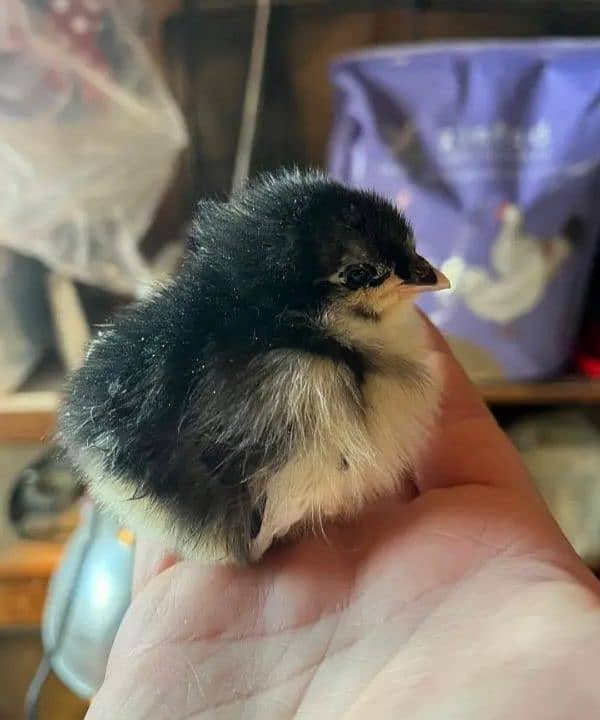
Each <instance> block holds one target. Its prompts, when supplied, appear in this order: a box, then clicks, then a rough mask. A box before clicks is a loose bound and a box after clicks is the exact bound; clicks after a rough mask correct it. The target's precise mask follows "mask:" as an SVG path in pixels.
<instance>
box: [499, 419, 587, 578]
mask: <svg viewBox="0 0 600 720" xmlns="http://www.w3.org/2000/svg"><path fill="white" fill-rule="evenodd" d="M509 435H510V437H511V439H512V441H513V442H514V443H515V445H516V447H517V449H518V450H519V451H520V453H521V455H522V457H523V460H524V461H525V464H526V465H527V468H528V469H529V472H530V473H531V474H532V476H533V479H534V480H535V483H536V485H537V487H538V490H539V491H540V493H541V495H542V496H543V498H544V500H545V501H546V504H547V505H548V508H549V509H550V511H551V512H552V514H553V515H554V517H555V519H556V521H557V522H558V524H559V525H560V527H561V529H562V531H563V532H564V534H565V535H566V537H567V538H568V540H569V542H570V543H571V544H572V545H573V547H574V548H575V550H576V551H577V553H578V554H579V556H580V557H581V558H582V559H583V560H584V561H585V562H586V563H587V564H588V565H589V566H590V567H593V568H600V475H599V474H598V468H600V432H599V431H598V429H597V428H596V427H595V426H594V425H593V424H592V423H591V422H590V421H589V420H588V419H587V418H586V417H585V415H583V414H581V413H578V412H554V413H550V414H544V415H539V416H533V417H530V418H526V419H524V420H521V421H520V422H518V423H516V424H515V425H514V426H513V427H512V428H511V430H510V432H509Z"/></svg>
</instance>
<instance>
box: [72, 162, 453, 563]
mask: <svg viewBox="0 0 600 720" xmlns="http://www.w3.org/2000/svg"><path fill="white" fill-rule="evenodd" d="M191 235H192V237H191V241H192V242H191V246H190V249H189V252H188V254H187V257H186V259H185V260H184V262H183V264H182V267H181V268H180V270H179V272H178V273H177V274H176V276H175V277H174V278H173V279H172V281H171V282H169V283H168V284H167V285H165V286H163V287H159V288H157V289H156V290H155V292H154V293H153V294H152V295H151V296H149V297H147V298H145V299H144V300H142V301H139V302H136V303H134V304H133V305H131V306H130V307H128V308H127V309H125V310H124V312H122V313H121V314H120V315H119V316H117V317H116V319H115V320H114V323H113V324H112V325H111V326H109V328H108V329H106V330H103V331H102V332H101V333H99V334H98V337H97V339H95V340H94V342H93V343H92V345H91V347H90V349H89V352H88V355H87V358H86V361H85V363H84V365H83V367H82V368H81V369H80V370H79V371H78V372H77V373H76V374H75V375H74V376H73V378H72V380H71V382H70V387H69V389H68V394H67V398H66V401H65V403H64V406H63V408H62V411H61V415H60V439H61V442H62V444H63V446H64V447H65V448H66V450H67V452H68V454H69V456H70V458H71V460H72V461H73V462H74V464H75V465H76V466H77V467H78V468H79V469H80V470H81V472H82V474H83V476H84V479H85V481H86V483H87V484H88V486H89V489H90V491H91V494H92V495H93V496H94V497H95V498H96V499H97V500H98V501H99V502H100V503H101V504H103V505H105V506H106V507H108V508H109V509H110V510H112V511H113V512H114V513H116V514H117V516H118V517H119V518H120V519H121V520H122V521H123V522H125V523H127V524H128V525H129V527H131V528H132V529H133V530H142V531H144V530H153V531H155V532H157V533H158V534H159V535H160V536H161V537H162V538H163V539H164V540H166V541H167V542H168V543H169V544H170V545H171V546H172V547H173V549H175V550H177V551H179V552H180V553H181V554H183V555H184V556H192V557H201V558H203V559H205V560H209V561H234V562H246V561H249V560H256V559H258V558H259V557H260V556H261V555H262V554H263V552H264V551H265V550H266V549H267V548H268V547H269V545H270V544H271V542H272V541H273V539H274V538H275V537H280V536H283V535H285V534H286V533H288V531H290V530H291V529H304V528H306V527H307V526H309V527H315V526H318V525H320V524H321V522H322V521H323V519H325V518H328V517H339V516H350V515H353V514H355V513H356V512H357V511H358V510H359V509H360V508H361V506H362V505H363V504H364V503H365V502H367V501H369V500H371V499H373V498H375V497H377V496H380V495H382V494H386V493H391V492H394V491H396V490H397V489H398V485H399V482H401V478H402V475H403V474H404V472H405V471H406V470H407V468H408V467H410V465H411V463H412V462H413V460H414V458H415V454H416V453H417V452H419V450H420V449H421V448H422V446H423V442H424V440H425V438H426V435H427V432H428V430H429V428H430V426H431V423H432V419H433V416H434V413H435V408H436V405H437V398H438V378H437V376H436V373H435V368H432V366H431V363H430V361H429V357H430V354H429V351H428V348H427V343H426V340H425V330H424V328H423V325H422V322H421V320H420V318H419V316H418V314H417V313H416V312H415V310H414V308H413V302H412V301H413V300H414V298H415V296H416V293H417V292H419V291H421V290H428V289H434V290H435V289H442V288H444V287H447V286H448V283H447V281H446V280H445V278H444V277H443V276H441V275H440V274H439V273H438V272H437V271H435V270H434V269H433V268H432V267H431V266H430V265H429V263H427V262H426V261H425V260H424V259H423V258H422V257H420V256H419V255H417V253H416V252H415V246H414V240H413V234H412V231H411V228H410V226H409V225H408V223H407V222H406V220H405V219H404V218H403V217H402V215H400V214H399V213H398V211H397V210H396V209H395V208H394V207H393V206H392V205H391V204H390V203H388V202H387V201H385V200H383V199H381V198H380V197H377V196H376V195H374V194H371V193H366V192H359V191H353V190H349V189H346V188H344V187H342V186H341V185H339V184H337V183H334V182H332V181H330V180H328V179H326V178H325V177H324V176H322V175H320V174H301V173H299V172H282V173H280V174H277V175H275V176H265V177H262V178H259V179H258V180H256V181H255V182H253V183H251V184H249V185H248V186H247V187H246V188H244V189H243V190H241V191H240V192H239V193H238V194H236V195H234V196H233V197H232V198H231V199H230V200H229V201H228V202H223V203H219V202H213V201H209V202H202V203H200V205H199V208H198V214H197V219H196V220H195V223H194V225H193V230H192V234H191Z"/></svg>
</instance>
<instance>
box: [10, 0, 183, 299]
mask: <svg viewBox="0 0 600 720" xmlns="http://www.w3.org/2000/svg"><path fill="white" fill-rule="evenodd" d="M5 3H6V0H5ZM120 8H122V4H121V3H116V2H112V1H111V0H94V1H93V2H92V1H86V0H24V1H22V0H8V3H7V4H5V5H4V6H3V8H2V9H0V187H1V188H2V192H0V243H1V244H4V245H6V246H8V247H10V248H13V249H14V250H17V251H18V252H21V253H23V254H26V255H31V256H34V257H36V258H38V259H40V260H42V261H43V262H44V263H46V264H47V265H49V266H50V267H52V268H54V269H56V270H58V271H59V272H61V273H63V274H67V275H69V276H71V277H73V278H76V279H78V280H81V281H84V282H88V283H92V284H96V285H99V286H102V287H105V288H107V289H111V290H114V291H116V292H124V293H133V292H136V289H137V288H138V286H139V285H140V284H144V283H145V282H146V281H147V280H149V279H150V277H151V271H150V269H149V267H148V265H147V263H146V262H145V260H144V258H143V257H142V256H141V254H140V253H139V251H138V243H139V240H140V239H141V237H142V235H143V233H144V232H145V230H146V229H147V228H148V226H149V224H150V222H151V219H152V217H153V214H154V212H155V210H156V207H157V204H158V202H159V200H160V198H161V195H162V193H163V191H164V189H165V186H166V184H167V183H168V181H169V179H170V177H171V173H172V170H173V167H174V163H175V161H176V159H177V156H178V154H179V151H180V150H181V148H182V147H183V146H184V145H185V142H186V135H185V130H184V125H183V120H182V117H181V114H180V112H179V110H178V109H177V107H176V105H175V104H174V102H173V100H172V99H171V98H170V96H169V94H168V93H167V91H166V89H165V87H164V85H163V83H162V81H161V79H160V76H159V73H158V72H157V70H156V69H155V68H154V67H153V65H152V63H151V61H150V58H149V56H148V54H147V52H146V51H145V49H144V48H143V46H142V44H141V42H140V40H139V37H138V36H137V35H136V33H135V31H134V29H133V28H132V27H131V25H130V24H129V23H128V21H127V18H126V16H125V15H124V14H123V13H122V11H121V9H120Z"/></svg>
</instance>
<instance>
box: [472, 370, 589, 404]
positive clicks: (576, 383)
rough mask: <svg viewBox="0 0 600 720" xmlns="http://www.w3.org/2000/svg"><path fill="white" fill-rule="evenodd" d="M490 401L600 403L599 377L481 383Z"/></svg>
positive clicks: (509, 402) (499, 402)
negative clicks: (596, 378)
mask: <svg viewBox="0 0 600 720" xmlns="http://www.w3.org/2000/svg"><path fill="white" fill-rule="evenodd" d="M480 390H481V394H482V395H483V398H484V399H485V401H486V402H487V403H489V404H490V405H560V404H565V405H600V380H588V379H585V378H578V377H574V378H565V379H564V380H555V381H551V382H515V383H489V384H482V385H480Z"/></svg>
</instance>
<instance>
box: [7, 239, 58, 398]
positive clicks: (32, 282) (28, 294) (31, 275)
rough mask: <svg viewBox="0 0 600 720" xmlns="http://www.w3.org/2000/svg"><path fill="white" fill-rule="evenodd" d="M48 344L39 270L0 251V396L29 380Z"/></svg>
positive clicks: (28, 261)
mask: <svg viewBox="0 0 600 720" xmlns="http://www.w3.org/2000/svg"><path fill="white" fill-rule="evenodd" d="M51 341H52V331H51V322H50V313H49V310H48V305H47V303H46V286H45V271H44V268H43V266H42V265H40V263H38V262H36V261H35V260H31V259H30V258H25V257H22V256H20V255H17V254H15V253H12V252H10V251H8V250H4V249H2V248H0V394H3V393H7V392H12V391H13V390H16V389H17V388H18V387H19V386H20V385H21V384H22V383H23V382H24V381H25V380H26V379H27V378H28V377H29V375H30V373H31V372H32V371H33V370H34V368H35V367H36V365H37V364H38V363H39V362H40V360H41V359H42V357H43V355H44V353H45V352H46V350H47V349H48V347H49V345H50V343H51Z"/></svg>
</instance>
